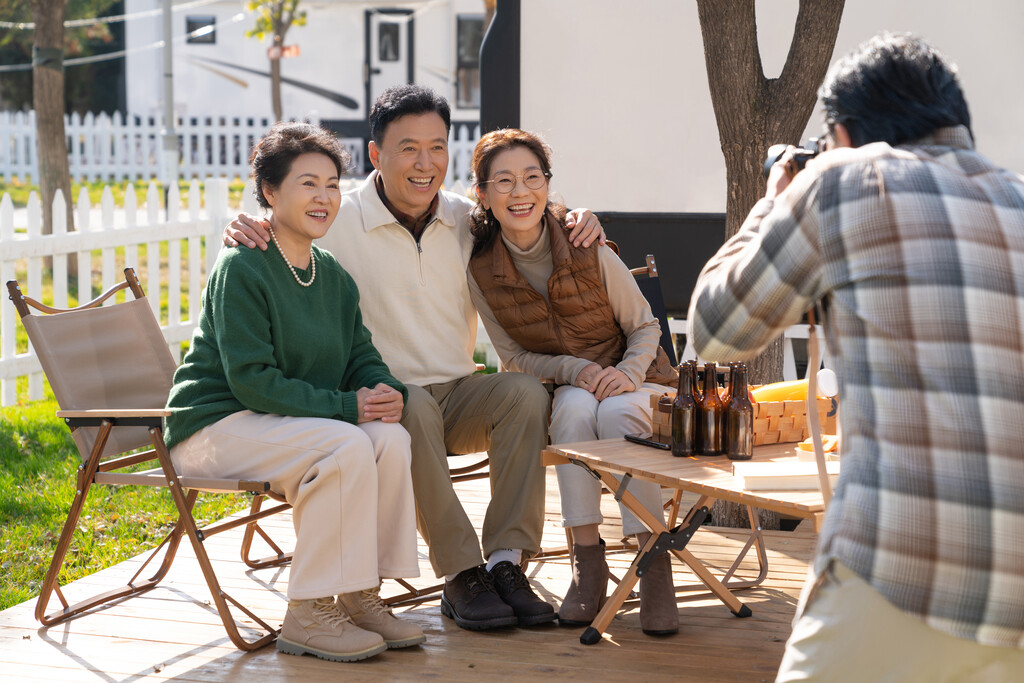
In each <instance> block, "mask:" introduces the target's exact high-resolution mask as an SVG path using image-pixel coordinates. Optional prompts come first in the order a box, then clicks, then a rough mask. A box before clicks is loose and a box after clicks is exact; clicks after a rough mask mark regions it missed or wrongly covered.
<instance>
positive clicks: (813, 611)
mask: <svg viewBox="0 0 1024 683" xmlns="http://www.w3.org/2000/svg"><path fill="white" fill-rule="evenodd" d="M1022 677H1024V650H1016V649H1013V648H1008V647H992V646H989V645H979V644H978V643H975V642H973V641H969V640H961V639H960V638H954V637H953V636H950V635H947V634H945V633H943V632H942V631H937V630H935V629H933V628H931V627H930V626H928V625H927V624H925V623H924V621H922V620H921V619H919V618H917V617H915V616H912V615H910V614H907V613H905V612H903V611H901V610H899V609H897V608H896V607H894V606H893V605H892V604H890V603H889V601H887V600H886V599H885V598H883V597H882V595H881V594H880V593H879V592H878V591H877V590H875V589H874V588H872V587H871V586H870V585H869V584H868V583H867V582H865V581H864V580H863V579H861V578H860V577H859V576H857V575H856V574H854V573H853V572H852V571H850V569H849V568H847V567H846V566H845V565H843V564H842V563H840V562H838V561H836V560H832V562H831V567H830V569H828V570H826V571H825V572H824V574H823V575H822V576H821V577H815V576H814V574H813V571H812V572H811V574H810V575H809V576H808V578H807V583H806V584H805V585H804V590H803V593H802V594H801V596H800V607H798V608H797V618H796V621H795V622H794V624H793V633H792V634H791V635H790V637H789V641H787V642H786V653H785V655H784V656H783V658H782V666H781V667H780V668H779V674H778V678H777V679H776V681H778V682H783V681H827V682H828V683H843V682H845V681H850V683H854V682H856V683H862V682H863V681H872V683H875V682H877V681H893V683H916V682H918V681H920V682H921V683H938V682H940V681H972V682H975V681H976V682H982V681H984V682H986V683H988V682H991V683H1008V682H1009V681H1019V680H1022Z"/></svg>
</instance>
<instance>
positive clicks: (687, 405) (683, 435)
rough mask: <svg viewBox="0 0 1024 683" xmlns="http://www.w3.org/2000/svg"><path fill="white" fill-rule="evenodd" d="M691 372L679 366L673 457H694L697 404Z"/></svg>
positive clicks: (673, 402)
mask: <svg viewBox="0 0 1024 683" xmlns="http://www.w3.org/2000/svg"><path fill="white" fill-rule="evenodd" d="M690 383H691V379H690V372H689V369H688V368H687V367H686V366H685V364H684V365H680V366H679V388H678V389H677V390H676V397H675V400H673V401H672V455H674V456H677V457H684V456H688V455H693V446H694V443H693V438H694V431H695V429H696V427H697V403H696V402H695V401H694V400H693V391H692V387H691V386H690Z"/></svg>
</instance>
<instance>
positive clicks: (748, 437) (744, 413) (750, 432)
mask: <svg viewBox="0 0 1024 683" xmlns="http://www.w3.org/2000/svg"><path fill="white" fill-rule="evenodd" d="M733 377H734V379H733V380H732V381H731V382H730V384H731V385H732V395H731V396H730V398H729V402H728V403H727V404H726V405H725V455H726V456H727V457H728V458H729V459H730V460H750V459H751V458H752V457H753V456H754V406H753V405H751V403H750V397H749V396H748V395H747V369H746V367H745V366H742V365H738V366H737V367H736V368H734V370H733Z"/></svg>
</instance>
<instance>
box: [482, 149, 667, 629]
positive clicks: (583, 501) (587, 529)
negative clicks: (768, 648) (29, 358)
mask: <svg viewBox="0 0 1024 683" xmlns="http://www.w3.org/2000/svg"><path fill="white" fill-rule="evenodd" d="M473 173H474V175H475V177H476V178H477V185H476V193H477V198H478V200H479V204H478V205H477V207H476V209H474V211H473V213H472V215H471V221H472V230H473V238H474V241H473V253H472V257H471V259H470V263H469V272H470V275H471V277H470V278H469V286H470V293H471V295H472V297H473V301H474V303H475V304H476V306H477V310H478V311H479V312H480V317H481V319H482V320H483V323H484V327H485V328H486V330H487V334H488V335H489V336H490V338H491V342H492V343H493V344H494V348H495V350H496V351H497V353H498V356H499V357H500V358H501V362H502V364H503V365H504V367H505V369H507V370H515V371H518V372H524V373H528V374H532V375H536V376H538V377H543V378H549V379H552V378H553V379H554V382H555V385H556V389H555V392H554V398H553V401H552V408H551V424H550V427H549V433H550V437H551V442H552V443H565V442H570V441H586V440H591V439H611V438H621V437H622V435H623V434H626V433H629V432H641V431H647V430H648V429H649V424H650V423H649V419H650V413H651V406H650V396H651V394H661V393H663V392H664V391H665V387H666V386H669V387H671V386H675V384H676V381H677V377H676V374H675V371H674V369H673V368H672V367H671V365H670V364H669V362H668V358H667V357H666V356H665V353H664V351H663V350H662V349H661V348H660V346H659V344H658V342H659V339H660V336H661V328H660V325H659V322H658V319H657V318H655V317H654V315H653V313H652V312H651V308H650V306H649V305H648V303H647V301H646V300H645V299H644V297H643V294H641V293H640V289H639V287H637V285H636V282H635V281H634V279H633V276H632V275H631V274H630V272H629V269H628V268H626V266H625V265H624V264H623V263H622V261H620V260H619V258H618V256H617V255H616V254H615V253H614V252H613V251H612V250H611V249H609V248H608V247H596V248H590V249H572V248H571V247H570V245H569V240H568V233H567V231H566V228H565V212H566V210H565V207H564V206H561V205H559V204H556V203H553V202H551V201H550V199H549V196H548V183H549V179H550V178H551V161H550V150H549V148H548V146H547V145H546V144H545V143H544V142H543V141H542V140H541V139H540V138H539V137H537V136H536V135H534V134H532V133H529V132H526V131H522V130H516V129H506V130H498V131H494V132H491V133H488V134H487V135H485V136H484V137H483V138H482V139H481V140H480V142H479V143H478V144H477V146H476V150H475V151H474V153H473ZM556 470H557V476H558V488H559V493H560V497H561V500H562V523H563V525H564V526H565V527H567V528H570V529H571V530H572V539H573V558H574V559H573V578H572V584H571V585H570V586H569V590H568V592H567V593H566V595H565V598H564V599H563V601H562V605H561V607H560V609H559V611H558V617H559V621H560V622H561V623H563V624H567V625H585V624H589V623H590V622H591V621H593V619H594V617H595V616H596V615H597V612H598V610H599V609H600V607H601V604H602V603H603V602H604V600H605V596H606V593H607V585H608V564H607V562H606V561H605V557H604V543H603V541H601V539H600V537H599V535H598V524H600V522H601V521H602V516H601V506H600V494H601V490H600V484H599V483H598V482H597V481H596V480H595V479H594V478H593V477H591V476H590V475H589V474H588V473H587V472H585V471H584V470H583V469H582V468H580V467H576V466H573V465H560V466H558V467H557V468H556ZM630 491H631V492H632V493H633V495H635V496H636V497H637V498H638V499H639V500H640V502H641V503H643V505H644V506H645V507H646V508H647V509H648V510H650V511H651V513H652V514H654V515H661V514H663V513H662V500H661V489H660V487H659V486H658V485H657V484H654V483H651V482H641V481H637V480H633V481H632V482H630ZM622 526H623V533H624V534H625V535H635V536H636V537H637V541H638V543H639V544H640V546H641V547H642V546H643V544H644V543H645V542H646V541H647V538H648V532H647V531H646V529H645V528H644V526H643V525H642V524H641V523H640V521H639V520H637V519H636V517H634V516H633V515H632V514H631V513H629V511H628V510H626V509H625V508H624V507H623V508H622ZM640 625H641V627H642V628H643V630H644V632H645V633H650V634H667V633H675V632H676V631H677V630H678V629H679V614H678V611H677V608H676V599H675V591H674V587H673V584H672V569H671V561H670V559H669V556H668V555H667V554H665V555H661V556H659V557H658V559H657V560H656V561H655V563H654V565H653V566H652V567H651V568H650V569H649V571H648V572H647V573H646V574H645V575H644V576H643V578H641V579H640Z"/></svg>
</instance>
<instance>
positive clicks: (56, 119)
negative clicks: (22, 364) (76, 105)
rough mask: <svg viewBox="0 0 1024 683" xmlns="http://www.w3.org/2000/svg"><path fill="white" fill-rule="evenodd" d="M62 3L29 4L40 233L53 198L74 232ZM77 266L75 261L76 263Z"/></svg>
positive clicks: (35, 0) (38, 0)
mask: <svg viewBox="0 0 1024 683" xmlns="http://www.w3.org/2000/svg"><path fill="white" fill-rule="evenodd" d="M65 9H66V0H32V17H33V20H34V21H35V23H36V29H35V45H34V56H33V64H34V66H33V69H32V104H33V107H34V108H35V110H36V149H37V154H38V158H39V178H38V182H39V198H40V200H41V201H42V204H43V225H42V230H43V232H44V233H46V234H49V233H51V232H52V231H53V195H54V193H56V191H57V190H60V191H62V192H63V193H64V199H66V200H67V203H66V206H67V226H68V230H74V201H73V200H72V197H71V173H70V171H69V169H68V148H67V135H66V134H65V130H64V61H63V60H64V15H65ZM76 263H77V261H76Z"/></svg>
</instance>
